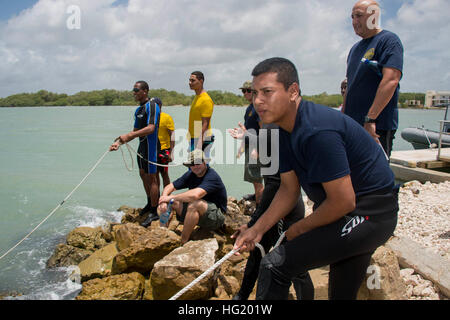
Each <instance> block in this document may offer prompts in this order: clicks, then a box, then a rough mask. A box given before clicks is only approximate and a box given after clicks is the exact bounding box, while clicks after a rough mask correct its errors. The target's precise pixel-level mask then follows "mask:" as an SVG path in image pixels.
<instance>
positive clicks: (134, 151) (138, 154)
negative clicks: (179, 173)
mask: <svg viewBox="0 0 450 320" xmlns="http://www.w3.org/2000/svg"><path fill="white" fill-rule="evenodd" d="M118 139H119V138H117V139H116V141H117V140H118ZM146 139H147V138H146ZM144 141H145V140H144ZM123 144H125V146H126V147H127V149H128V152H129V154H130V158H132V157H131V152H133V153H134V154H136V155H137V156H138V157H139V158H141V159H142V160H144V161H146V162H147V163H149V164H152V165H154V166H157V167H163V168H170V167H179V166H182V165H183V164H182V163H181V164H160V163H157V162H153V161H150V160H148V159H145V158H144V157H143V156H142V155H141V154H140V153H139V152H137V151H136V150H134V149H133V147H132V146H130V145H129V144H128V143H127V142H125V143H123ZM120 147H121V146H120V145H119V148H120ZM120 151H121V152H122V158H123V162H124V163H125V167H126V168H127V170H128V171H132V170H133V168H134V165H133V164H134V162H133V161H132V162H131V170H130V168H129V167H128V165H127V163H126V161H125V156H124V154H123V151H122V148H120ZM132 160H133V159H132Z"/></svg>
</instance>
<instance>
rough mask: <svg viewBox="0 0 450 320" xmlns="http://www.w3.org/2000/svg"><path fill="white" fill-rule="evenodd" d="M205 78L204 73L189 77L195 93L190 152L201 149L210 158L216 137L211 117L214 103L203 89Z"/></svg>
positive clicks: (191, 116) (192, 74) (191, 120)
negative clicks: (212, 129)
mask: <svg viewBox="0 0 450 320" xmlns="http://www.w3.org/2000/svg"><path fill="white" fill-rule="evenodd" d="M204 81H205V77H204V75H203V73H202V72H200V71H194V72H192V73H191V76H190V77H189V87H190V88H191V90H194V91H195V98H194V101H192V104H191V109H190V111H189V134H190V139H191V141H190V151H193V150H194V149H201V150H203V151H204V152H205V156H206V157H208V158H209V152H210V149H211V145H212V143H213V142H214V136H213V135H212V132H211V117H212V113H213V109H214V102H213V101H212V99H211V97H210V96H209V95H208V93H207V92H206V90H205V89H204V87H203V84H204Z"/></svg>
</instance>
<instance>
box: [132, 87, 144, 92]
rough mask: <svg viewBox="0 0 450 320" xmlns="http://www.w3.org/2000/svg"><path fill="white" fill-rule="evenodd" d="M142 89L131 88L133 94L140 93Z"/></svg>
mask: <svg viewBox="0 0 450 320" xmlns="http://www.w3.org/2000/svg"><path fill="white" fill-rule="evenodd" d="M141 90H142V89H139V88H133V90H132V91H133V92H139V91H141Z"/></svg>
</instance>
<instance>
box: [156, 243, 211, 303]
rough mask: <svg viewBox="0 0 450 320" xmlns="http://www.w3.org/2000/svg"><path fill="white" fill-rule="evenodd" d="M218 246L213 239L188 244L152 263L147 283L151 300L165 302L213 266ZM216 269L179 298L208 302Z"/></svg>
mask: <svg viewBox="0 0 450 320" xmlns="http://www.w3.org/2000/svg"><path fill="white" fill-rule="evenodd" d="M218 248H219V246H218V244H217V240H216V239H206V240H201V241H189V242H187V243H186V244H185V245H184V246H183V247H180V248H178V249H175V250H173V251H172V252H171V253H170V254H168V255H167V256H165V257H164V258H163V259H161V260H160V261H158V262H157V263H155V265H154V267H153V270H152V273H151V277H150V281H151V285H152V288H153V298H154V299H155V300H167V299H169V298H170V297H172V296H173V295H174V294H176V293H178V292H179V291H180V290H181V289H183V288H184V287H186V286H187V285H188V284H189V283H191V282H192V281H193V280H195V279H196V278H197V277H198V276H200V275H201V274H202V273H203V272H204V271H206V270H207V269H208V268H210V267H211V266H212V265H214V263H215V258H216V251H217V250H218ZM217 272H218V270H217V269H216V270H215V271H213V272H212V273H211V274H210V275H208V276H207V277H205V278H204V279H203V280H202V281H201V282H200V283H198V284H197V285H195V286H194V287H193V288H191V289H190V290H189V291H187V292H186V293H185V294H183V295H182V296H181V297H180V298H179V299H181V300H197V299H208V298H210V297H211V296H212V295H213V293H214V286H215V283H216V276H217Z"/></svg>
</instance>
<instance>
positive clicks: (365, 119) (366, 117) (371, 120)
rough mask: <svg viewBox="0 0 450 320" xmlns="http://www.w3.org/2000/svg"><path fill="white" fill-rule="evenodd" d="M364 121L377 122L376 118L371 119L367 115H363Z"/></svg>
mask: <svg viewBox="0 0 450 320" xmlns="http://www.w3.org/2000/svg"><path fill="white" fill-rule="evenodd" d="M364 123H377V119H371V118H369V117H368V116H365V117H364Z"/></svg>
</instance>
